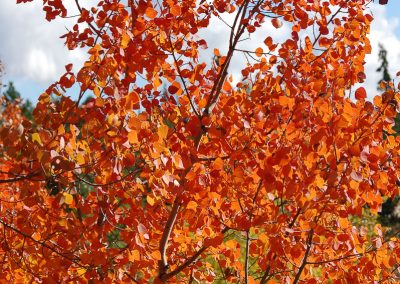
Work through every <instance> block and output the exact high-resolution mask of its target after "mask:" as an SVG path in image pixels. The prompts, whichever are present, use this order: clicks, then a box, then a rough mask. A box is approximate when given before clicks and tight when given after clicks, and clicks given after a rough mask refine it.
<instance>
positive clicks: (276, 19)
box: [271, 18, 282, 29]
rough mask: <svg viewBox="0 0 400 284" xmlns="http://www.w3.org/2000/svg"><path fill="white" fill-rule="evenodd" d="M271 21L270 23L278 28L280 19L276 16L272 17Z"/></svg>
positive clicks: (280, 23) (280, 24)
mask: <svg viewBox="0 0 400 284" xmlns="http://www.w3.org/2000/svg"><path fill="white" fill-rule="evenodd" d="M271 23H272V25H273V26H274V27H275V28H277V29H279V28H280V27H282V21H281V20H280V19H278V18H273V19H272V20H271Z"/></svg>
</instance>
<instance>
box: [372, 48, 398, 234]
mask: <svg viewBox="0 0 400 284" xmlns="http://www.w3.org/2000/svg"><path fill="white" fill-rule="evenodd" d="M379 60H380V61H381V65H380V66H379V68H378V69H377V70H376V71H377V72H382V79H381V80H380V81H379V82H378V90H380V91H384V90H386V89H388V88H389V87H388V83H390V81H391V80H392V78H391V76H390V74H389V61H388V60H387V51H386V49H385V47H384V46H383V45H382V44H379ZM393 130H394V133H393V134H392V135H394V136H397V135H399V131H400V113H397V115H396V118H395V120H394V126H393ZM385 135H386V134H385ZM385 135H384V136H385ZM399 209H400V204H399V197H398V196H396V197H395V198H388V199H387V200H386V201H385V202H384V203H383V204H382V209H381V212H380V213H379V222H380V223H381V224H383V225H385V226H391V227H394V228H395V229H396V228H397V226H398V224H399V220H400V214H399V213H400V212H398V211H399Z"/></svg>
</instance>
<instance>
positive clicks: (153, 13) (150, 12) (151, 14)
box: [146, 7, 157, 19]
mask: <svg viewBox="0 0 400 284" xmlns="http://www.w3.org/2000/svg"><path fill="white" fill-rule="evenodd" d="M146 16H147V17H149V18H150V19H154V18H155V17H156V16H157V11H156V10H154V8H153V7H148V8H147V9H146Z"/></svg>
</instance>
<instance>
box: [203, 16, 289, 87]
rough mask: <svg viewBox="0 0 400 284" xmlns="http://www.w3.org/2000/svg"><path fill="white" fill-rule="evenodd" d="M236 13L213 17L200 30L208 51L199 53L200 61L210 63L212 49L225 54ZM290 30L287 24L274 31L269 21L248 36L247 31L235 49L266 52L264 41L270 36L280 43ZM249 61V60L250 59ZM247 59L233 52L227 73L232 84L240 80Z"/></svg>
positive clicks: (241, 54) (241, 53) (240, 53)
mask: <svg viewBox="0 0 400 284" xmlns="http://www.w3.org/2000/svg"><path fill="white" fill-rule="evenodd" d="M235 16H236V13H232V14H228V13H223V14H221V19H219V18H218V17H215V16H213V17H212V18H211V20H210V25H209V27H208V28H207V29H204V30H201V31H200V33H199V36H200V37H201V38H204V39H205V40H206V42H207V45H208V49H207V50H204V51H201V53H200V61H205V62H211V59H212V58H213V49H214V48H217V49H219V50H220V51H221V53H222V54H226V53H227V51H228V47H229V37H230V33H231V28H230V26H232V24H233V21H234V19H235ZM290 32H291V29H290V27H289V25H288V23H286V22H285V23H284V25H283V26H282V27H281V28H279V29H276V28H275V27H274V26H273V25H272V23H271V21H270V20H269V19H266V21H265V22H264V23H263V25H262V26H261V27H260V28H258V29H257V30H256V32H254V33H251V34H249V33H248V32H247V31H245V33H244V34H243V35H242V39H244V40H243V41H241V42H239V43H238V45H237V49H242V50H247V51H252V52H254V51H255V50H256V48H258V47H261V48H263V49H264V51H268V49H267V47H266V46H265V44H264V40H265V39H266V38H267V37H268V36H270V37H272V38H273V39H274V42H275V43H282V42H283V41H284V40H286V39H287V38H288V37H289V36H290ZM250 60H251V59H250ZM246 63H247V59H246V56H245V55H244V53H243V52H240V51H235V54H234V56H233V58H232V61H231V64H230V67H229V73H230V74H232V77H233V82H234V83H237V82H238V81H239V80H240V79H241V70H242V69H243V68H244V67H245V66H246Z"/></svg>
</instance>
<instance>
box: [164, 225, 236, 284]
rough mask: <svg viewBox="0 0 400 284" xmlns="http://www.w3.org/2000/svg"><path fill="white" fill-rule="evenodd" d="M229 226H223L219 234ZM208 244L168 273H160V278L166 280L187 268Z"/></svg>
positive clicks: (224, 231)
mask: <svg viewBox="0 0 400 284" xmlns="http://www.w3.org/2000/svg"><path fill="white" fill-rule="evenodd" d="M229 230H230V229H229V228H224V229H223V230H222V231H221V234H225V233H226V232H227V231H229ZM209 247H210V246H206V245H204V246H203V247H201V248H200V249H199V250H198V251H197V252H196V253H195V254H194V255H192V256H191V257H190V258H188V259H187V260H186V261H185V262H184V263H183V264H181V265H179V266H178V267H177V268H176V269H175V270H173V271H171V272H170V273H166V274H164V275H160V279H161V280H162V281H166V280H168V279H170V278H171V277H173V276H175V275H177V274H178V273H179V272H181V271H182V270H184V269H185V268H187V267H188V266H189V265H191V264H192V263H193V262H195V261H196V260H197V258H198V257H199V256H200V255H201V254H202V253H203V252H205V251H206V250H207V249H208V248H209Z"/></svg>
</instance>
